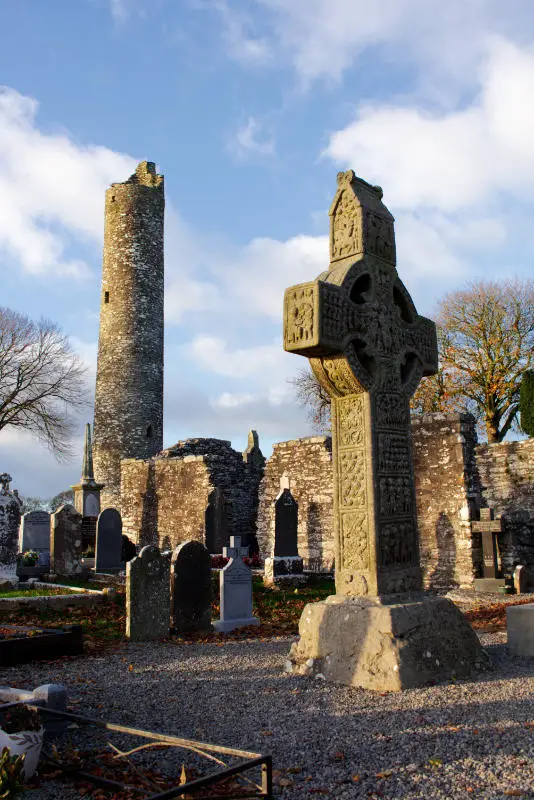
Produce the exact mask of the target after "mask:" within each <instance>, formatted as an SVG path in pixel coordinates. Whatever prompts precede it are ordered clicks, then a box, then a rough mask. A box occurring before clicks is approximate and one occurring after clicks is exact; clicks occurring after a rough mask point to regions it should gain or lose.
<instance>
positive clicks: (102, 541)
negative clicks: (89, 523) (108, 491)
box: [95, 508, 122, 572]
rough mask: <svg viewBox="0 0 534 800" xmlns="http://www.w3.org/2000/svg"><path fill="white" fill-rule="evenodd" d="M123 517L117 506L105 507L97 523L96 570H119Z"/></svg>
mask: <svg viewBox="0 0 534 800" xmlns="http://www.w3.org/2000/svg"><path fill="white" fill-rule="evenodd" d="M121 554H122V519H121V515H120V514H119V512H118V511H117V509H116V508H105V509H104V511H102V513H101V514H100V515H99V517H98V520H97V523H96V552H95V572H119V570H120V569H121Z"/></svg>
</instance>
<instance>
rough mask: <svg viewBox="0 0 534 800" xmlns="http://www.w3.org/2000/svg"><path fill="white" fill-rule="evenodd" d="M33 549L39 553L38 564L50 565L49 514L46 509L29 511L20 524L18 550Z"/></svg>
mask: <svg viewBox="0 0 534 800" xmlns="http://www.w3.org/2000/svg"><path fill="white" fill-rule="evenodd" d="M28 550H34V551H35V552H36V553H39V561H38V564H39V565H40V566H49V565H50V514H49V513H48V512H47V511H30V512H29V513H28V514H24V515H23V517H22V520H21V524H20V533H19V551H20V552H21V553H26V552H27V551H28Z"/></svg>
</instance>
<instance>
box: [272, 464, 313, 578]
mask: <svg viewBox="0 0 534 800" xmlns="http://www.w3.org/2000/svg"><path fill="white" fill-rule="evenodd" d="M298 522H299V505H298V503H297V501H296V500H295V498H294V497H293V495H292V494H291V489H290V488H289V478H287V476H286V475H283V476H282V477H281V479H280V494H279V495H278V496H277V497H276V500H275V501H274V544H273V555H272V556H269V557H268V558H266V559H265V572H264V581H265V583H267V584H279V585H282V584H289V585H291V584H294V585H297V584H302V583H304V582H305V577H304V572H303V560H302V558H301V557H300V556H299V553H298Z"/></svg>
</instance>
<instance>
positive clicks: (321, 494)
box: [258, 436, 334, 571]
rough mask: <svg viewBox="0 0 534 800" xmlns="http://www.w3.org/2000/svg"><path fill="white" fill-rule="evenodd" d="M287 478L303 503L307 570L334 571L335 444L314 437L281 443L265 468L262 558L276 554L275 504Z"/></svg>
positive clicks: (301, 532)
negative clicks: (333, 464)
mask: <svg viewBox="0 0 534 800" xmlns="http://www.w3.org/2000/svg"><path fill="white" fill-rule="evenodd" d="M282 475H287V476H288V478H289V481H290V488H291V494H292V495H293V497H294V498H295V500H296V501H297V503H298V504H299V521H298V550H299V555H300V556H302V558H303V560H304V568H305V569H309V570H316V571H323V570H330V569H332V565H333V563H334V540H333V536H332V513H333V503H332V491H333V488H332V441H331V439H330V437H329V436H312V437H308V438H304V439H292V440H290V441H288V442H278V443H277V444H275V445H274V447H273V454H272V456H271V458H270V459H269V460H268V461H267V464H266V466H265V474H264V477H263V480H262V482H261V484H260V490H259V508H258V544H259V546H260V552H261V553H262V555H264V556H265V555H270V554H272V549H273V542H274V501H275V499H276V497H277V495H278V494H279V492H280V479H281V477H282Z"/></svg>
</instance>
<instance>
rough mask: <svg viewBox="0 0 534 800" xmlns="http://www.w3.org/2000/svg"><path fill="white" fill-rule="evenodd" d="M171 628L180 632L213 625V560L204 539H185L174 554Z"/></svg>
mask: <svg viewBox="0 0 534 800" xmlns="http://www.w3.org/2000/svg"><path fill="white" fill-rule="evenodd" d="M171 628H172V629H173V630H175V631H176V632H178V633H185V632H188V631H197V630H209V629H210V628H211V559H210V554H209V552H208V550H207V549H206V548H205V547H204V545H203V544H201V542H194V541H191V542H184V543H183V544H181V545H180V546H179V547H177V548H176V550H175V551H174V553H173V556H172V561H171Z"/></svg>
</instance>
